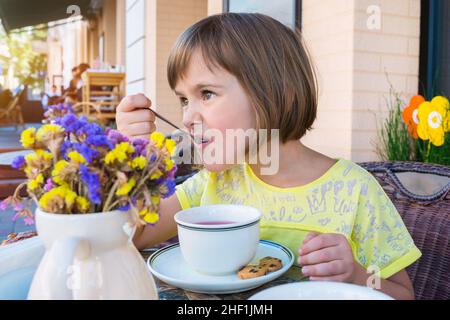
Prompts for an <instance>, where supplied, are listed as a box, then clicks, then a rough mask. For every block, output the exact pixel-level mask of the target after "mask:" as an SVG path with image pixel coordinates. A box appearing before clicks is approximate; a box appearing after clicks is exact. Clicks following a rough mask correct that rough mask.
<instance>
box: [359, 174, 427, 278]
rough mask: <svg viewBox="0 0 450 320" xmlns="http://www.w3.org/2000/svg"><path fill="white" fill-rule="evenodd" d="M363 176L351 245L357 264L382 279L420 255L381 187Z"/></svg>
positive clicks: (371, 177)
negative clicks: (375, 273) (374, 272)
mask: <svg viewBox="0 0 450 320" xmlns="http://www.w3.org/2000/svg"><path fill="white" fill-rule="evenodd" d="M367 175H368V177H367V179H364V181H363V182H362V183H361V191H360V197H359V201H358V210H357V214H356V217H355V223H354V227H353V232H352V242H353V243H352V245H353V246H354V247H355V248H354V253H355V258H356V259H357V260H358V261H359V263H360V264H361V265H362V266H364V267H365V268H366V269H368V268H370V269H371V270H372V271H375V270H377V271H379V272H380V273H379V276H380V277H381V278H383V279H386V278H389V277H390V276H392V275H394V274H396V273H397V272H399V271H401V270H402V269H404V268H406V267H407V266H409V265H410V264H412V263H413V262H414V261H416V260H417V259H418V258H420V256H421V252H420V251H419V249H418V248H417V247H416V246H415V244H414V242H413V239H412V238H411V235H410V234H409V232H408V230H407V228H406V226H405V224H404V223H403V220H402V218H401V216H400V214H399V213H398V211H397V209H396V208H395V206H394V204H393V203H392V201H391V200H390V199H389V197H388V196H387V195H386V193H385V192H384V190H383V188H382V187H381V186H380V185H379V184H378V181H377V180H376V179H375V178H374V177H373V176H371V175H370V173H367Z"/></svg>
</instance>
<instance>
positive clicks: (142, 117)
mask: <svg viewBox="0 0 450 320" xmlns="http://www.w3.org/2000/svg"><path fill="white" fill-rule="evenodd" d="M120 116H121V121H122V122H123V123H126V124H132V123H138V122H155V114H154V113H153V112H151V111H150V110H149V109H140V110H134V111H133V112H123V113H121V114H120Z"/></svg>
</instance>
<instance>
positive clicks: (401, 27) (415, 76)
mask: <svg viewBox="0 0 450 320" xmlns="http://www.w3.org/2000/svg"><path fill="white" fill-rule="evenodd" d="M369 6H378V7H379V8H380V10H381V25H380V28H379V29H374V30H370V29H369V28H368V27H367V17H368V16H370V14H371V13H373V11H371V12H370V13H369V14H368V13H367V10H368V8H369ZM370 9H371V8H369V10H370ZM419 38H420V0H395V1H392V0H355V28H354V44H355V46H354V66H353V69H354V71H353V83H354V88H353V111H352V144H351V150H352V154H351V158H352V159H353V160H354V161H371V160H377V159H378V156H377V155H376V153H375V152H374V150H375V147H374V142H375V141H377V132H378V128H377V126H378V127H380V121H381V119H383V118H384V117H385V115H386V111H387V99H389V89H390V84H389V82H390V83H391V84H392V86H393V88H394V89H395V91H397V92H398V93H399V94H400V95H401V97H402V98H403V100H404V101H405V103H406V102H407V101H408V100H409V98H410V97H411V96H413V95H415V94H417V92H418V87H419ZM388 79H389V80H388Z"/></svg>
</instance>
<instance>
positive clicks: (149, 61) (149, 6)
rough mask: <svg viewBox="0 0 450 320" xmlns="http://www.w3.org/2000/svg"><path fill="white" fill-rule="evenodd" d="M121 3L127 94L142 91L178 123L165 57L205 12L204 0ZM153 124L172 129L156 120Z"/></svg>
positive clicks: (205, 0) (161, 129)
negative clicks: (182, 34) (124, 8)
mask: <svg viewBox="0 0 450 320" xmlns="http://www.w3.org/2000/svg"><path fill="white" fill-rule="evenodd" d="M125 7H126V15H125V44H126V45H125V55H126V59H125V60H126V68H127V94H136V93H144V94H145V95H146V96H147V97H149V98H150V99H151V100H152V103H153V108H154V109H155V110H156V111H157V112H159V113H161V114H162V115H163V116H165V117H167V118H168V119H171V120H172V121H173V122H174V123H177V124H179V125H181V122H182V112H181V108H180V105H179V102H178V99H177V98H176V96H175V95H174V93H173V92H172V90H171V89H170V87H169V84H168V81H167V73H166V70H167V59H168V56H169V53H170V49H171V47H172V45H173V44H174V42H175V40H176V38H177V37H178V36H179V35H180V34H181V33H182V32H183V31H184V30H185V29H186V28H187V27H188V26H190V25H191V24H193V23H194V22H196V21H197V20H199V19H201V18H203V17H205V16H206V15H207V0H127V1H125ZM157 127H158V130H159V131H162V132H164V133H169V132H171V131H173V128H171V127H170V126H168V125H166V124H165V123H163V122H160V121H159V120H158V121H157Z"/></svg>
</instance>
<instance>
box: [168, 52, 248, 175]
mask: <svg viewBox="0 0 450 320" xmlns="http://www.w3.org/2000/svg"><path fill="white" fill-rule="evenodd" d="M175 94H176V95H177V96H178V98H179V99H180V103H181V106H182V108H183V124H184V126H185V127H186V128H187V129H188V130H189V132H190V133H192V134H193V135H194V136H195V137H196V142H195V145H196V146H197V147H198V149H199V153H200V154H201V156H202V158H203V164H204V166H205V167H206V169H208V170H209V171H212V172H219V171H222V170H226V169H228V168H230V167H231V166H233V165H234V164H233V163H230V161H229V160H228V161H226V159H234V157H233V154H234V155H235V156H236V157H237V158H236V159H240V158H239V157H242V156H243V155H244V154H245V149H246V147H242V146H241V147H239V146H238V144H237V143H233V142H230V140H231V139H228V141H229V143H228V144H230V143H231V144H230V146H228V147H227V139H226V130H227V129H243V130H247V129H254V128H255V127H256V115H255V112H254V110H253V108H252V107H251V105H250V101H249V99H248V97H247V95H246V93H245V91H244V89H243V88H242V86H241V85H240V83H239V81H238V80H237V79H236V77H235V76H233V75H232V74H230V73H229V72H227V71H226V70H224V69H222V68H212V71H211V70H209V69H208V67H207V65H206V63H205V61H204V59H203V57H202V54H201V52H200V51H199V50H196V52H195V53H194V54H193V55H192V57H191V60H190V63H189V65H188V68H187V70H186V73H185V75H184V77H180V79H179V80H178V82H177V85H176V87H175ZM233 131H234V130H233ZM241 131H242V130H241ZM234 132H235V133H236V134H237V132H238V131H234ZM218 135H221V136H222V138H221V137H218ZM202 139H203V143H202V142H201V141H202ZM233 140H234V139H233ZM246 145H247V146H248V143H246ZM218 154H219V155H221V156H217V155H218ZM211 155H213V158H214V159H216V160H214V161H211V160H210V159H211ZM214 155H215V156H214Z"/></svg>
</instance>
